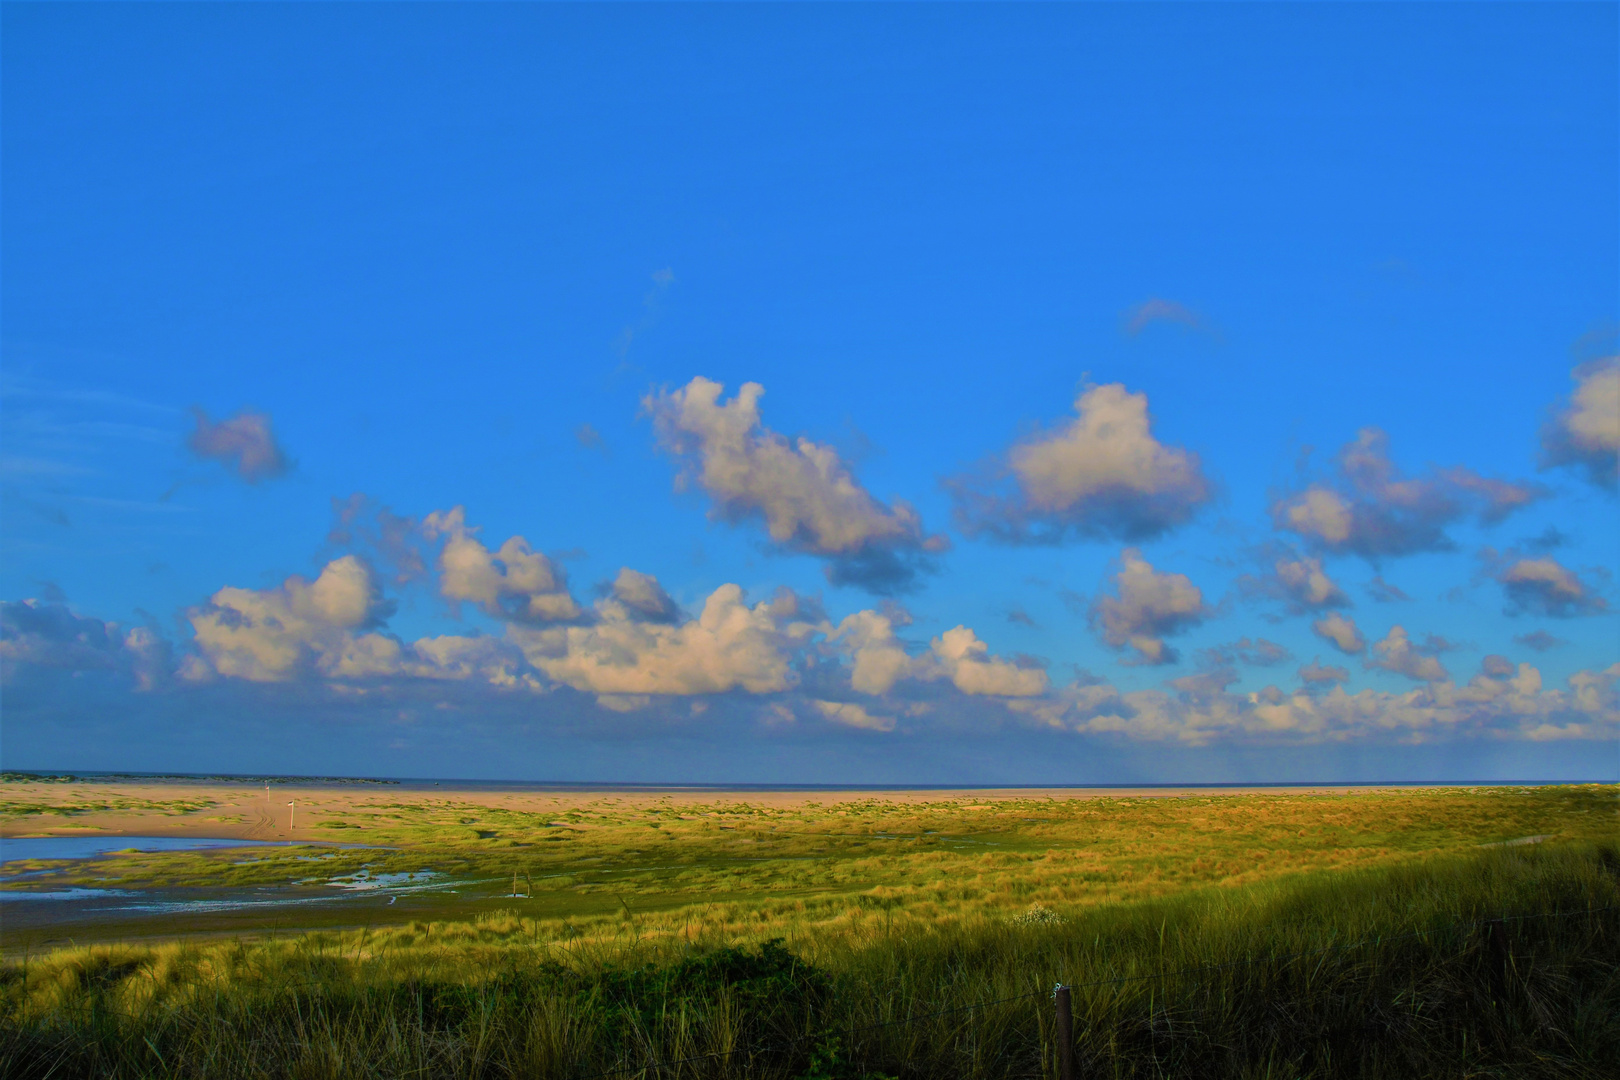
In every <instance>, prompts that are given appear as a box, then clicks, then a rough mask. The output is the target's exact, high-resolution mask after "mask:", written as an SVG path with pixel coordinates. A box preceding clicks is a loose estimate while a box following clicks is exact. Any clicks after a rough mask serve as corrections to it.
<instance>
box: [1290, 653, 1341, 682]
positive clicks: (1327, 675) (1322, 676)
mask: <svg viewBox="0 0 1620 1080" xmlns="http://www.w3.org/2000/svg"><path fill="white" fill-rule="evenodd" d="M1299 681H1300V682H1302V683H1304V684H1305V685H1306V686H1322V685H1330V684H1332V683H1346V682H1349V681H1350V669H1349V668H1342V667H1339V666H1338V665H1336V664H1324V663H1322V661H1321V658H1320V657H1318V658H1316V659H1314V660H1312V661H1311V662H1310V663H1308V664H1306V665H1305V666H1304V667H1302V668H1300V669H1299Z"/></svg>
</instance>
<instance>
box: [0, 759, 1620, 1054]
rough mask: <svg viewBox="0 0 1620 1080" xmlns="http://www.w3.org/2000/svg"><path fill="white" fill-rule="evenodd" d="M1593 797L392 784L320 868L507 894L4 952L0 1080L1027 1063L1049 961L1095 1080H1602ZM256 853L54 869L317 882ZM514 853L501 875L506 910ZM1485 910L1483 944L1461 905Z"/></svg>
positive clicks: (1615, 944)
mask: <svg viewBox="0 0 1620 1080" xmlns="http://www.w3.org/2000/svg"><path fill="white" fill-rule="evenodd" d="M1615 794H1616V793H1615V791H1614V790H1613V789H1612V788H1610V787H1602V786H1596V785H1588V786H1583V787H1556V788H1538V789H1486V790H1477V789H1476V790H1466V789H1456V790H1436V791H1397V792H1386V793H1377V794H1370V795H1369V794H1364V795H1356V796H1343V795H1331V794H1329V795H1321V794H1317V795H1302V794H1288V795H1283V794H1267V795H1245V796H1222V795H1213V796H1209V795H1199V796H1197V797H1192V798H1181V799H1166V798H1161V799H1140V798H1114V799H1091V800H1068V801H1065V800H1061V799H1034V798H1020V797H1011V798H1003V799H998V800H994V801H974V800H971V799H962V798H955V797H940V796H937V795H936V796H932V797H921V798H911V799H908V800H899V799H888V800H886V799H882V798H870V799H867V798H860V799H845V800H842V801H839V802H836V803H825V804H822V805H811V803H810V802H809V801H804V802H800V803H797V804H790V805H780V804H779V805H774V806H773V805H758V804H757V802H756V804H750V803H748V802H747V801H745V800H741V799H734V800H731V801H717V802H712V803H705V802H703V801H701V800H699V799H688V800H686V801H684V802H680V801H676V800H668V801H667V803H666V802H665V801H663V800H661V798H647V797H644V798H642V799H641V800H640V801H635V800H619V799H615V798H612V797H603V798H599V799H596V800H594V801H576V802H574V803H573V804H570V808H569V809H567V810H566V811H559V810H554V809H544V808H539V809H513V808H512V807H510V806H506V807H502V806H490V805H478V804H476V803H469V802H467V801H465V800H457V799H454V798H450V799H443V800H437V801H436V802H432V803H404V804H402V803H399V802H398V799H399V793H391V794H390V795H389V796H387V797H386V798H379V799H375V800H373V801H372V802H371V803H369V804H358V805H360V806H361V807H362V808H363V807H364V806H368V805H369V806H370V810H369V811H368V812H370V813H373V814H375V815H378V817H373V818H370V819H367V818H364V817H363V816H362V815H361V814H360V813H357V812H355V813H346V814H345V815H343V817H342V818H341V819H339V820H341V821H343V822H344V823H345V824H348V825H355V824H359V825H360V826H361V827H362V829H363V830H364V831H365V832H369V833H372V834H373V836H374V837H376V838H377V840H378V842H382V841H383V840H385V839H386V840H387V841H389V842H391V843H393V844H395V845H397V848H396V850H393V851H389V852H376V851H372V852H355V851H349V852H341V853H336V854H335V855H334V860H333V861H338V860H356V861H355V863H354V865H353V866H352V867H351V866H349V865H348V864H347V863H343V864H342V865H341V866H340V867H339V869H342V870H343V871H344V872H358V871H359V870H360V869H361V868H362V864H369V868H368V869H367V870H366V872H368V873H380V872H405V871H408V870H410V869H412V868H414V869H416V870H418V871H420V870H423V869H429V868H433V869H439V870H440V871H441V872H442V873H454V874H459V875H462V877H463V878H464V879H467V880H477V879H478V878H479V877H480V876H482V875H488V876H487V877H485V878H484V879H483V880H485V881H486V882H488V881H497V882H499V883H500V884H499V885H498V886H497V885H486V886H485V888H484V891H483V892H478V891H477V890H476V889H475V888H469V889H468V890H466V891H465V892H464V893H463V894H462V895H461V896H459V897H457V898H451V899H445V900H444V901H443V902H444V903H445V904H452V903H453V906H451V907H447V908H446V909H445V910H444V914H445V915H446V916H447V917H437V916H435V917H415V918H412V917H408V916H407V917H405V918H403V919H401V920H400V921H399V922H397V923H395V924H392V925H377V926H375V927H373V928H368V929H363V930H354V929H350V930H338V931H320V932H309V933H303V934H298V935H290V936H281V937H270V938H264V937H259V938H237V939H234V940H218V939H215V940H201V939H192V940H179V941H174V942H169V943H166V944H148V945H133V944H123V945H107V946H93V947H81V948H69V949H60V950H57V951H53V952H49V953H47V954H44V955H40V956H29V957H27V958H26V960H13V961H8V962H7V963H6V964H5V965H4V967H3V968H0V1010H3V1011H0V1074H3V1075H6V1076H46V1075H51V1076H109V1077H125V1076H127V1077H138V1076H176V1077H192V1076H196V1077H204V1076H209V1077H212V1076H220V1077H347V1076H377V1077H384V1076H387V1077H394V1076H399V1077H406V1076H410V1077H424V1078H425V1077H447V1078H448V1077H507V1076H513V1077H522V1076H535V1077H542V1076H543V1077H583V1076H586V1075H590V1074H592V1073H596V1072H601V1071H603V1070H608V1069H610V1068H613V1067H616V1066H625V1067H627V1068H626V1071H624V1072H622V1073H618V1074H617V1075H625V1076H648V1077H650V1076H662V1077H720V1076H735V1077H741V1076H751V1077H752V1076H759V1077H773V1078H774V1077H781V1078H790V1077H810V1078H822V1080H825V1078H829V1077H862V1076H868V1077H877V1076H892V1077H1038V1076H1052V1075H1055V1071H1054V1069H1055V1064H1054V1060H1055V1059H1054V1056H1053V1055H1054V1048H1053V1044H1052V1037H1053V1036H1052V1015H1051V1013H1052V1006H1051V1002H1050V998H1049V993H1050V990H1051V987H1052V985H1053V984H1054V983H1056V982H1058V981H1063V982H1066V983H1070V984H1072V985H1074V986H1075V987H1076V989H1075V992H1074V994H1075V1010H1076V1017H1077V1027H1078V1033H1077V1042H1078V1048H1079V1051H1080V1053H1081V1055H1082V1061H1083V1062H1084V1063H1085V1067H1086V1069H1087V1071H1086V1072H1085V1073H1084V1074H1083V1075H1087V1076H1121V1077H1124V1076H1131V1077H1137V1076H1140V1077H1161V1076H1186V1077H1220V1076H1230V1077H1262V1076H1264V1077H1305V1076H1320V1077H1328V1076H1346V1077H1348V1076H1355V1077H1410V1076H1448V1077H1449V1076H1457V1077H1464V1076H1494V1075H1500V1076H1509V1075H1511V1076H1548V1077H1554V1076H1557V1077H1565V1076H1568V1077H1600V1076H1611V1077H1612V1076H1614V1075H1615V1069H1614V1066H1613V1064H1612V1063H1613V1062H1615V1061H1620V848H1617V846H1616V843H1615V837H1616V835H1617V832H1620V830H1617V829H1616V800H1615ZM65 797H66V798H68V799H69V800H70V801H71V799H73V798H78V800H79V805H84V804H85V803H86V802H87V801H89V800H86V799H85V798H83V797H82V793H81V794H80V795H79V796H74V795H73V794H72V793H71V792H70V793H66V795H65ZM391 804H392V805H391ZM219 809H220V808H219V807H218V806H213V807H206V806H205V807H201V808H198V809H195V810H191V811H188V812H189V813H192V814H195V815H208V814H212V813H216V812H217V811H218V810H219ZM348 809H349V810H350V811H354V810H355V809H356V804H351V805H350V806H349V807H348ZM165 812H167V811H165ZM388 814H398V815H400V821H401V822H402V823H401V824H390V822H391V821H392V820H393V819H390V818H388V817H386V815H388ZM524 815H526V816H524ZM570 815H572V816H573V818H574V820H572V821H570V820H567V819H568V818H569V816H570ZM378 818H381V820H380V821H379V820H378ZM354 819H358V820H354ZM536 819H543V820H540V821H539V822H538V823H536ZM649 826H656V828H651V827H649ZM562 828H568V829H569V830H570V839H568V840H565V841H548V840H546V839H545V837H546V836H548V835H551V834H552V832H553V831H554V830H558V829H562ZM342 831H344V832H349V831H350V830H347V829H345V830H342ZM667 836H673V837H674V839H673V840H666V839H664V838H665V837H667ZM1531 836H1534V837H1538V838H1545V840H1544V842H1540V843H1536V844H1526V845H1523V846H1500V845H1502V844H1504V842H1506V841H1511V840H1516V839H1522V838H1525V837H1531ZM648 837H651V839H648ZM1490 845H1496V846H1490ZM564 846H566V847H567V848H568V851H567V853H566V854H563V853H559V852H557V848H559V847H564ZM301 850H302V851H303V855H302V856H301V857H300V856H299V855H298V854H297V853H299V852H300V851H301ZM744 850H745V851H746V852H747V854H746V855H745V854H742V851H744ZM269 854H270V855H271V856H272V857H270V858H259V857H256V858H255V860H254V861H252V862H249V863H247V864H246V866H245V867H244V866H242V865H240V864H239V863H238V862H235V861H232V860H231V859H230V858H228V857H222V856H219V855H217V854H213V853H209V854H188V855H183V856H169V855H164V856H133V855H121V856H118V857H117V858H116V859H115V860H111V861H110V862H111V864H112V865H111V866H109V861H108V860H103V861H100V862H98V863H97V864H94V866H93V867H91V866H84V867H66V868H58V869H57V870H56V871H55V873H56V874H57V875H58V876H59V877H60V878H62V879H64V880H65V879H72V878H74V877H75V875H78V876H81V877H85V878H88V877H89V876H90V875H91V874H99V876H100V878H101V880H103V881H105V880H107V879H108V878H109V877H112V878H114V879H115V880H117V881H118V882H119V883H121V884H138V883H163V884H166V883H171V882H173V881H174V880H176V879H177V878H178V879H181V880H190V881H197V882H210V883H217V882H218V880H219V876H218V875H220V874H222V873H223V874H235V873H247V874H249V875H251V876H252V877H253V879H254V880H255V881H258V882H269V881H277V880H280V881H287V880H292V879H293V875H298V876H300V877H307V876H308V875H309V874H310V872H311V863H310V861H309V858H308V853H307V849H299V848H296V847H295V848H292V849H286V850H281V849H277V850H275V851H273V852H270V853H269ZM236 858H237V859H238V860H239V859H240V856H237V857H236ZM284 860H286V861H284ZM322 865H323V866H324V865H325V864H322ZM536 871H538V873H537V872H536ZM323 872H326V873H329V872H330V870H324V869H323ZM514 873H515V874H517V875H518V876H519V892H520V893H521V894H525V895H518V896H510V895H507V896H502V895H500V893H501V892H502V891H503V890H504V891H505V892H507V893H510V892H511V877H512V875H513V874H514ZM188 875H189V876H188ZM278 875H280V876H279V877H278ZM543 882H549V883H550V884H543ZM1032 905H1034V908H1033V909H1032ZM399 906H400V907H403V906H404V904H403V902H402V903H401V905H399ZM1589 909H1597V910H1595V911H1592V912H1591V913H1586V914H1574V915H1570V914H1568V913H1572V912H1588V910H1589ZM386 910H387V911H388V912H389V913H392V912H394V910H395V909H393V908H389V909H386ZM1548 915H1557V916H1558V917H1544V916H1548ZM1504 916H1505V917H1507V918H1508V921H1507V922H1506V923H1504V924H1503V927H1502V930H1501V931H1500V932H1497V933H1498V935H1499V936H1496V937H1492V933H1493V932H1492V931H1489V930H1487V929H1485V928H1482V927H1481V926H1478V925H1472V923H1473V921H1475V920H1480V919H1496V918H1502V917H1504ZM1459 924H1463V925H1459ZM1165 972H1171V973H1173V974H1171V975H1169V976H1168V977H1158V976H1159V975H1160V974H1161V973H1165ZM1122 980H1123V981H1122ZM1005 998H1011V999H1014V1000H1010V1001H1002V1000H1001V999H1005ZM990 1002H999V1003H996V1004H986V1003H990ZM705 1055H707V1056H705ZM685 1058H697V1060H693V1061H690V1062H687V1063H685V1064H680V1065H672V1066H668V1067H666V1068H662V1069H658V1070H653V1071H637V1070H638V1069H640V1068H641V1067H642V1066H644V1065H646V1064H647V1063H650V1062H655V1061H676V1060H680V1059H685Z"/></svg>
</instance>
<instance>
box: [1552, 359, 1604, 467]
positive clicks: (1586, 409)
mask: <svg viewBox="0 0 1620 1080" xmlns="http://www.w3.org/2000/svg"><path fill="white" fill-rule="evenodd" d="M1572 375H1573V377H1574V379H1575V392H1574V393H1573V394H1571V395H1570V398H1569V401H1568V402H1567V403H1565V404H1564V405H1563V406H1562V407H1560V408H1559V409H1558V410H1557V411H1556V412H1555V413H1554V414H1553V416H1552V418H1551V419H1549V420H1548V421H1547V423H1546V424H1545V425H1544V426H1543V427H1542V429H1541V467H1542V468H1544V469H1549V468H1554V467H1557V466H1571V467H1575V468H1579V469H1582V470H1584V471H1585V473H1586V476H1587V479H1589V480H1591V481H1592V483H1594V484H1597V485H1599V486H1601V487H1606V488H1608V489H1609V490H1611V491H1612V490H1614V488H1615V475H1616V467H1617V461H1620V357H1617V356H1610V357H1605V358H1604V359H1602V360H1595V361H1593V362H1591V363H1589V364H1582V365H1581V366H1580V367H1578V368H1576V369H1575V370H1574V372H1572Z"/></svg>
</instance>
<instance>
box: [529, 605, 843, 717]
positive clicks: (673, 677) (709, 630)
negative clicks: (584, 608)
mask: <svg viewBox="0 0 1620 1080" xmlns="http://www.w3.org/2000/svg"><path fill="white" fill-rule="evenodd" d="M800 614H801V611H800V606H799V602H798V598H797V597H795V596H794V595H793V594H792V593H790V592H785V591H784V592H783V593H781V594H778V595H777V596H776V597H774V598H773V599H771V600H769V601H764V602H761V603H758V604H754V605H752V606H750V605H749V604H748V603H747V602H746V600H745V599H744V597H743V591H742V589H741V587H739V586H737V585H722V586H720V587H719V588H718V589H716V590H715V591H714V592H713V593H711V594H710V595H709V598H708V599H707V600H706V601H705V602H704V604H703V611H702V613H701V614H700V615H699V616H698V617H697V618H696V619H692V620H689V621H687V622H682V623H659V622H649V621H648V620H647V619H645V618H644V617H642V616H643V613H642V612H641V611H638V610H636V609H633V608H631V607H629V606H628V605H626V604H625V603H623V602H622V601H620V600H618V599H616V598H614V597H611V596H610V597H607V598H604V599H602V600H600V601H598V602H597V604H596V611H595V619H594V620H593V621H591V622H589V623H587V624H584V625H580V626H567V627H548V628H545V629H528V628H523V627H513V628H511V629H510V630H509V633H510V635H511V636H512V639H513V640H514V641H515V642H516V643H517V644H519V645H520V646H521V647H522V649H523V652H524V654H525V655H526V656H527V658H528V660H529V662H530V663H531V664H533V665H534V666H535V667H536V668H538V669H539V670H541V671H543V672H545V673H546V675H548V676H550V677H551V678H552V679H555V680H556V681H558V682H560V683H564V684H566V685H568V686H571V687H573V688H574V689H576V690H583V691H588V692H591V693H596V694H677V695H690V694H723V693H725V692H727V691H729V690H732V689H734V688H737V687H741V688H742V689H743V690H746V691H748V692H750V693H755V694H764V693H773V692H776V691H781V690H786V689H787V688H788V687H789V686H791V685H793V684H794V682H795V674H794V671H793V668H792V662H793V659H794V654H795V650H796V649H797V647H798V646H799V645H800V644H801V643H803V642H804V641H805V640H807V639H808V638H809V637H810V636H811V635H812V634H813V633H815V632H816V630H817V629H818V627H817V624H816V623H813V622H808V621H805V620H803V619H801V618H800Z"/></svg>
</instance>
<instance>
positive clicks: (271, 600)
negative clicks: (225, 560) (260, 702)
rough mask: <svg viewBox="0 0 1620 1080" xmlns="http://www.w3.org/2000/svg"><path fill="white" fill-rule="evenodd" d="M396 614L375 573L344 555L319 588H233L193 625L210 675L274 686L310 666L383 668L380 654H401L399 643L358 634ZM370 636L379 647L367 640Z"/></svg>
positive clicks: (314, 584) (196, 615)
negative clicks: (377, 666) (216, 674)
mask: <svg viewBox="0 0 1620 1080" xmlns="http://www.w3.org/2000/svg"><path fill="white" fill-rule="evenodd" d="M390 610H391V608H390V606H389V605H388V603H387V602H386V601H385V600H384V599H383V597H382V591H381V589H380V588H379V586H378V583H377V581H376V578H375V576H374V575H373V573H372V571H371V568H370V567H369V566H368V565H366V563H365V562H363V561H362V560H361V559H360V558H359V557H358V556H355V555H345V556H343V557H342V558H339V559H333V560H332V561H331V562H329V563H327V564H326V566H325V568H324V569H322V570H321V573H320V576H318V577H317V578H316V579H315V580H314V581H309V580H307V579H305V578H303V577H301V576H299V575H296V574H295V575H293V576H292V577H290V578H288V579H287V580H286V581H285V582H283V583H282V584H281V585H280V586H277V587H275V588H271V589H240V588H234V587H230V586H227V587H226V588H223V589H220V590H219V591H218V592H216V593H214V595H213V596H212V597H210V598H209V601H208V603H206V604H204V605H202V606H201V607H196V608H193V609H191V611H190V612H188V613H187V618H188V619H189V620H190V622H191V627H192V631H193V632H194V634H195V635H196V643H197V649H198V652H199V653H200V654H201V657H202V659H203V660H204V661H206V665H207V669H208V670H211V671H212V672H217V673H218V674H220V675H226V676H231V677H235V678H241V679H249V680H252V681H254V682H274V681H280V680H285V679H290V678H293V677H294V676H295V675H297V674H299V673H300V671H301V670H304V669H306V668H308V667H310V666H314V667H316V668H318V669H319V670H321V671H324V672H326V673H335V672H336V671H338V670H339V669H341V668H344V667H346V666H348V667H353V666H355V665H359V666H362V667H372V666H375V665H376V664H378V663H380V660H379V659H378V656H379V653H392V652H393V651H394V650H397V648H398V644H397V642H393V641H392V640H391V639H382V638H381V637H380V635H361V634H359V633H358V632H360V631H363V630H365V629H368V628H370V627H373V626H375V625H377V624H378V623H379V622H380V621H381V620H382V619H383V618H386V616H387V615H388V613H389V611H390ZM369 637H377V638H378V640H377V641H370V640H363V639H365V638H369ZM192 659H193V660H195V659H196V658H192ZM203 673H204V672H203V671H199V670H198V669H197V668H196V667H195V666H193V667H191V668H190V669H189V671H188V674H189V675H191V676H192V677H197V676H198V675H200V674H203Z"/></svg>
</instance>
